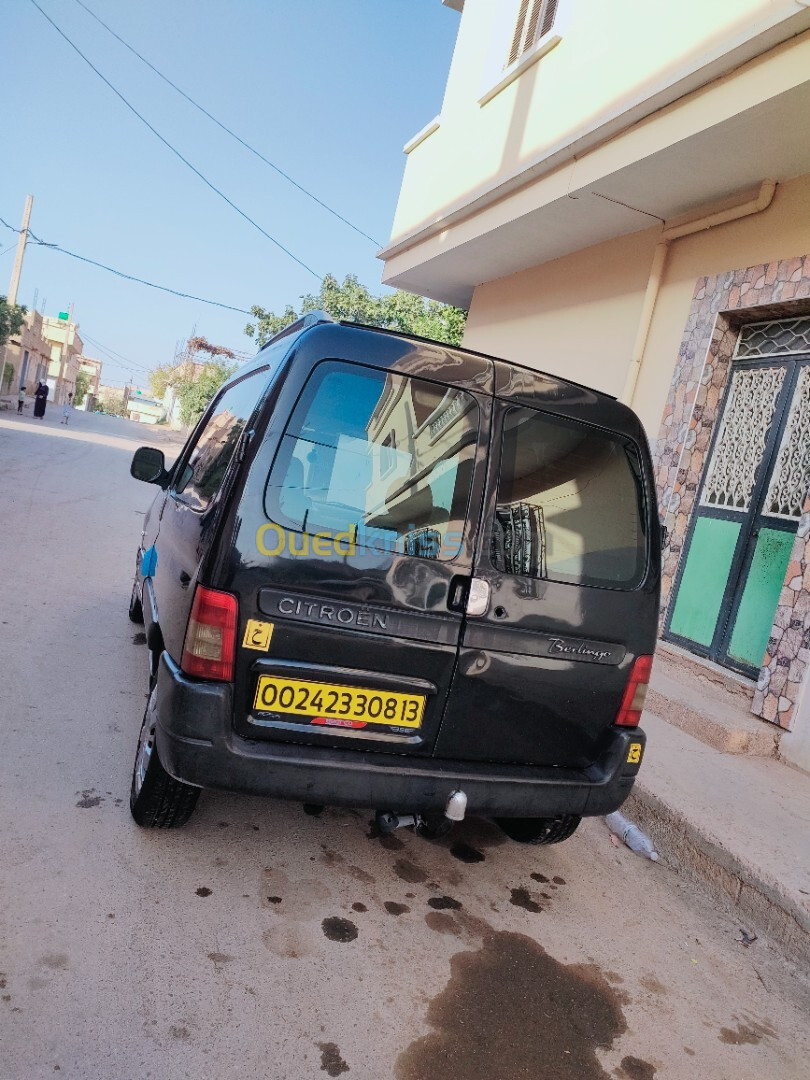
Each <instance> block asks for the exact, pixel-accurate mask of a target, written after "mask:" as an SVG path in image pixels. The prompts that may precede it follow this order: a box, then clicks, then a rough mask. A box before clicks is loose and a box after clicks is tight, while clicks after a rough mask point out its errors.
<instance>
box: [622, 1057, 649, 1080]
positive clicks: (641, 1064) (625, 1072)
mask: <svg viewBox="0 0 810 1080" xmlns="http://www.w3.org/2000/svg"><path fill="white" fill-rule="evenodd" d="M616 1073H617V1075H618V1076H621V1077H626V1078H627V1080H654V1077H655V1073H656V1068H655V1066H654V1065H651V1064H650V1062H649V1061H642V1060H641V1058H637V1057H632V1056H630V1057H623V1058H622V1064H621V1069H617V1070H616Z"/></svg>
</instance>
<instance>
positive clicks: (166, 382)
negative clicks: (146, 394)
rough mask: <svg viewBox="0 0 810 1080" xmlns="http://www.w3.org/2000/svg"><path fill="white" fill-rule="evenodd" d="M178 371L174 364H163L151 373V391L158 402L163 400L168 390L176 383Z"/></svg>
mask: <svg viewBox="0 0 810 1080" xmlns="http://www.w3.org/2000/svg"><path fill="white" fill-rule="evenodd" d="M176 370H177V368H176V366H175V365H174V364H161V365H160V367H156V368H153V369H152V370H151V371H150V372H149V389H150V390H151V391H152V395H153V397H154V398H155V399H156V400H157V401H162V400H163V395H164V394H165V393H166V388H167V387H168V386H171V385H172V384H173V383H174V379H175V373H176Z"/></svg>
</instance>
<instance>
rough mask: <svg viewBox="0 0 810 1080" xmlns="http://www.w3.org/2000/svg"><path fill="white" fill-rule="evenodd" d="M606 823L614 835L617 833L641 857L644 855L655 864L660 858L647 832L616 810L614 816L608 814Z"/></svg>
mask: <svg viewBox="0 0 810 1080" xmlns="http://www.w3.org/2000/svg"><path fill="white" fill-rule="evenodd" d="M605 823H606V825H607V827H608V828H609V829H610V831H611V832H612V833H615V834H616V836H618V837H619V838H620V839H621V840H623V841H624V843H625V844H627V846H628V847H629V848H630V850H631V851H635V852H637V853H638V854H639V855H644V856H646V858H648V859H652V861H653V862H655V861H656V859H657V858H658V852H657V851H656V850H655V848H654V847H653V842H652V840H650V838H649V836H647V834H646V833H645V832H642V831H641V829H640V828H639V827H638V825H634V824H633V822H632V821H630V820H629V819H628V818H626V817H625V816H624V814H621V813H619V811H618V810H614V812H613V813H612V814H608V815H607V816H606V817H605Z"/></svg>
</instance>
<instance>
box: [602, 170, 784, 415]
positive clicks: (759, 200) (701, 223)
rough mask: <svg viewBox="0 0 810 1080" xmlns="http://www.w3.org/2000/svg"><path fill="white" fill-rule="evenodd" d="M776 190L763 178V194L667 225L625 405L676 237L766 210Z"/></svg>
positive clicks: (649, 288)
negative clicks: (668, 227) (714, 211)
mask: <svg viewBox="0 0 810 1080" xmlns="http://www.w3.org/2000/svg"><path fill="white" fill-rule="evenodd" d="M775 191H776V181H775V180H763V181H762V183H761V184H760V188H759V194H758V195H757V196H756V198H754V199H749V200H748V201H747V202H744V203H740V204H739V205H737V206H730V207H729V208H728V209H727V210H718V211H717V212H716V213H714V214H706V215H704V216H703V217H699V218H693V219H692V221H687V222H684V224H683V225H676V226H675V227H674V228H670V229H664V231H663V232H662V233H661V239H660V240H659V241H658V243H657V244H656V246H655V252H654V253H653V261H652V266H651V268H650V276H649V279H648V281H647V290H646V292H645V293H644V303H643V304H642V306H641V318H640V319H639V324H638V331H637V333H636V340H635V344H634V345H633V352H632V355H631V358H630V368H629V370H628V372H627V379H626V380H625V384H624V390H623V391H622V396H621V401H623V402H624V404H625V405H632V404H633V397H634V395H635V392H636V384H637V383H638V377H639V375H640V373H641V365H642V363H643V362H644V352H645V350H646V348H647V339H648V337H649V335H650V326H651V325H652V318H653V312H654V311H655V303H656V301H657V299H658V292H659V290H660V288H661V281H662V279H663V276H664V267H665V266H666V262H667V256H668V255H669V247H670V244H671V243H672V241H673V240H679V239H680V238H681V237H682V236H691V235H692V233H697V232H703V231H705V230H706V229H713V228H714V227H715V225H725V224H726V223H727V222H729V221H738V220H739V219H740V218H744V217H750V215H751V214H759V213H761V212H762V211H763V210H767V209H768V207H769V206H770V205H771V202H772V201H773V195H774V192H775Z"/></svg>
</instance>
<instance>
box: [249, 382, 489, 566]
mask: <svg viewBox="0 0 810 1080" xmlns="http://www.w3.org/2000/svg"><path fill="white" fill-rule="evenodd" d="M478 423H479V421H478V405H477V403H476V401H475V399H474V398H473V397H472V396H471V395H470V394H467V393H465V392H464V391H463V390H457V389H454V388H452V387H447V386H442V385H440V384H437V383H432V382H428V381H426V380H423V379H416V378H412V377H409V376H405V375H399V374H396V373H394V372H386V371H380V370H377V369H375V368H368V367H363V366H360V365H357V364H352V365H349V364H345V363H340V362H338V361H325V362H324V363H322V364H319V365H318V367H317V368H316V369H315V370H314V372H313V373H312V375H311V376H310V379H309V381H308V383H307V385H306V387H305V388H304V392H303V394H302V396H301V399H300V400H299V402H298V405H297V406H296V408H295V410H294V412H293V415H292V417H291V419H290V422H289V424H288V426H287V430H286V431H285V433H284V436H283V438H282V442H281V446H280V448H279V452H278V454H277V456H276V460H275V463H274V465H273V469H272V471H271V474H270V478H269V480H268V483H267V488H266V491H265V511H266V513H267V516H268V517H269V518H270V519H271V520H272V521H274V522H276V523H278V524H279V525H281V526H283V527H284V528H286V529H287V530H290V531H294V532H300V533H309V534H315V535H318V534H320V535H321V536H322V537H326V538H333V539H334V540H335V541H336V542H338V540H340V541H341V542H343V543H344V545H345V542H346V541H348V542H351V543H352V544H356V545H357V546H358V547H363V548H368V549H371V550H372V551H377V552H379V553H381V554H382V553H391V554H394V553H398V554H403V555H415V556H418V557H420V558H425V559H442V560H449V559H453V558H455V557H456V556H457V555H458V553H459V551H460V549H461V543H462V533H463V530H464V527H465V523H466V518H467V506H468V503H469V499H470V484H471V480H472V469H473V464H474V461H475V448H476V443H477V439H478Z"/></svg>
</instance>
